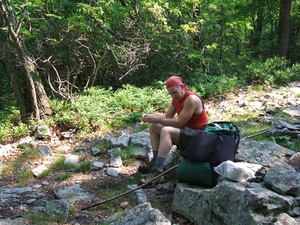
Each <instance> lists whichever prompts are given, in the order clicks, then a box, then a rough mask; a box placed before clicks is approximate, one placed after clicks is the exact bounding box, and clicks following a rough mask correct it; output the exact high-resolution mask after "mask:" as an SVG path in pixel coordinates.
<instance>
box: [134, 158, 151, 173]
mask: <svg viewBox="0 0 300 225" xmlns="http://www.w3.org/2000/svg"><path fill="white" fill-rule="evenodd" d="M153 166H154V162H153V160H152V161H151V162H149V163H146V164H145V165H141V166H139V168H138V171H139V172H140V173H142V174H147V173H149V172H150V170H151V169H152V167H153Z"/></svg>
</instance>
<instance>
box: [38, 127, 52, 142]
mask: <svg viewBox="0 0 300 225" xmlns="http://www.w3.org/2000/svg"><path fill="white" fill-rule="evenodd" d="M50 136H51V132H50V128H49V127H48V126H46V125H40V126H38V127H37V129H36V132H35V133H34V137H35V138H36V139H48V138H49V137H50Z"/></svg>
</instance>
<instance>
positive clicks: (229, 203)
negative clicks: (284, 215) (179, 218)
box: [172, 180, 295, 225]
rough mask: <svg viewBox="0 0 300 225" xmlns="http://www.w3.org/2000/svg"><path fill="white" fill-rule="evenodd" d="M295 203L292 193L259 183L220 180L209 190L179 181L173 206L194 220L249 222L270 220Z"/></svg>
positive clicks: (219, 224) (218, 223)
mask: <svg viewBox="0 0 300 225" xmlns="http://www.w3.org/2000/svg"><path fill="white" fill-rule="evenodd" d="M294 204H295V200H294V199H293V198H292V197H289V196H281V195H279V194H276V193H275V192H272V191H270V190H267V189H265V188H264V187H263V186H262V185H261V184H245V183H235V182H231V181H228V180H222V181H221V182H220V183H219V184H218V185H217V186H216V187H215V188H213V189H212V190H210V189H203V188H200V187H198V188H195V187H192V186H189V185H187V184H178V185H177V187H176V190H175V194H174V198H173V204H172V209H173V211H174V212H177V213H179V214H181V215H183V216H185V217H186V218H188V219H190V220H191V221H192V222H194V223H195V224H201V225H202V224H203V225H204V224H205V225H224V224H226V225H227V224H228V225H230V224H245V225H246V224H249V225H250V224H266V223H269V222H271V220H272V219H273V218H274V215H276V214H277V213H278V212H284V211H288V210H289V209H290V208H292V207H293V206H294Z"/></svg>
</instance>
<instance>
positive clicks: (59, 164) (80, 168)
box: [51, 156, 92, 173]
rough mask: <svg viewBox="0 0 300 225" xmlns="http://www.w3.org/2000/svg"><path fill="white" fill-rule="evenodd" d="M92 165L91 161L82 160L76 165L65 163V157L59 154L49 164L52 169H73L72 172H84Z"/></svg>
mask: <svg viewBox="0 0 300 225" xmlns="http://www.w3.org/2000/svg"><path fill="white" fill-rule="evenodd" d="M91 167H92V163H91V162H82V163H80V164H78V165H76V164H73V163H66V162H65V157H64V156H61V157H60V158H59V159H57V160H56V161H55V163H54V164H53V165H52V166H51V169H52V170H54V171H65V170H67V171H68V170H73V171H74V172H81V173H85V172H87V171H90V169H91Z"/></svg>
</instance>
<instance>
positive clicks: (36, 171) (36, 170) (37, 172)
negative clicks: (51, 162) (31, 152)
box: [31, 164, 48, 177]
mask: <svg viewBox="0 0 300 225" xmlns="http://www.w3.org/2000/svg"><path fill="white" fill-rule="evenodd" d="M47 170H48V168H47V167H46V166H45V165H44V164H42V165H40V166H38V167H36V168H34V169H32V170H31V172H32V173H33V174H34V176H36V177H38V176H40V175H41V174H42V173H43V172H44V171H47Z"/></svg>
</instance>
